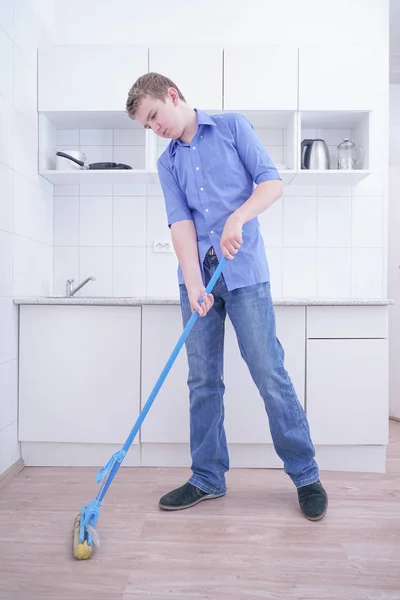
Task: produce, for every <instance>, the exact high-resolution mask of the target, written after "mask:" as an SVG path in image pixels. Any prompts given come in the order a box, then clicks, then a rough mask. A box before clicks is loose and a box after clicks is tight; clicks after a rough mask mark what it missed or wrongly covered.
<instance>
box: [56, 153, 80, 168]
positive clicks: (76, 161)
mask: <svg viewBox="0 0 400 600" xmlns="http://www.w3.org/2000/svg"><path fill="white" fill-rule="evenodd" d="M56 155H57V156H62V157H63V158H69V160H72V161H73V162H74V163H76V164H77V165H80V166H81V167H84V166H85V163H84V162H83V161H82V160H78V159H77V158H74V157H73V156H70V155H69V154H65V152H60V151H58V152H56Z"/></svg>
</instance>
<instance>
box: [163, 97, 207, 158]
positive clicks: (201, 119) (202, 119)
mask: <svg viewBox="0 0 400 600" xmlns="http://www.w3.org/2000/svg"><path fill="white" fill-rule="evenodd" d="M194 110H195V111H196V113H197V125H198V126H199V125H213V126H214V127H215V126H216V125H215V123H214V121H213V120H212V118H211V117H210V115H208V114H207V113H206V112H204V111H203V110H200V109H199V108H195V109H194ZM177 144H181V145H183V142H181V141H180V140H172V141H171V145H170V154H171V156H173V155H174V154H175V150H176V146H177ZM185 145H186V144H185Z"/></svg>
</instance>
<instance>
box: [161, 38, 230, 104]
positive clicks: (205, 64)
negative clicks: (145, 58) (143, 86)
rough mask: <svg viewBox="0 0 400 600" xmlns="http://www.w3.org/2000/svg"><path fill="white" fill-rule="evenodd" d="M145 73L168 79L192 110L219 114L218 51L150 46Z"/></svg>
mask: <svg viewBox="0 0 400 600" xmlns="http://www.w3.org/2000/svg"><path fill="white" fill-rule="evenodd" d="M149 71H150V72H152V71H154V72H156V73H161V74H162V75H165V76H166V77H169V78H170V79H172V81H173V82H174V84H175V85H176V86H177V87H178V88H179V89H180V91H181V92H182V94H183V96H184V97H185V98H186V102H187V103H188V104H189V106H191V107H192V108H200V109H202V110H222V48H218V47H213V46H210V47H207V46H152V47H151V48H150V49H149Z"/></svg>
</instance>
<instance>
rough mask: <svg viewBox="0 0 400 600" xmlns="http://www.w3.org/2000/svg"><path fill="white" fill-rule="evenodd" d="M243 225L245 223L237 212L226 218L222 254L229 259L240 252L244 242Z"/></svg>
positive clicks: (222, 237)
mask: <svg viewBox="0 0 400 600" xmlns="http://www.w3.org/2000/svg"><path fill="white" fill-rule="evenodd" d="M242 227H243V223H242V221H241V219H239V218H238V217H237V216H236V215H235V213H233V214H232V215H231V216H230V217H228V219H227V220H226V223H225V227H224V230H223V232H222V236H221V242H220V246H221V249H222V254H223V255H224V256H225V258H227V259H228V260H232V259H233V258H235V254H237V253H238V250H239V248H240V246H241V245H242V243H243V239H242Z"/></svg>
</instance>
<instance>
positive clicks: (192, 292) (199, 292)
mask: <svg viewBox="0 0 400 600" xmlns="http://www.w3.org/2000/svg"><path fill="white" fill-rule="evenodd" d="M187 292H188V296H189V302H190V308H191V309H192V311H195V310H197V312H198V313H199V316H200V317H205V316H206V314H207V313H208V311H209V310H210V308H212V306H213V305H214V296H213V295H212V294H205V293H204V292H205V288H204V287H202V288H198V287H196V288H188V290H187ZM200 298H203V302H202V303H201V304H200V302H199V300H200Z"/></svg>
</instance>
